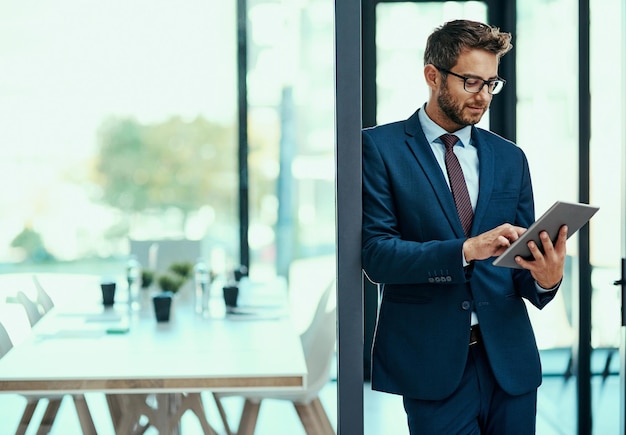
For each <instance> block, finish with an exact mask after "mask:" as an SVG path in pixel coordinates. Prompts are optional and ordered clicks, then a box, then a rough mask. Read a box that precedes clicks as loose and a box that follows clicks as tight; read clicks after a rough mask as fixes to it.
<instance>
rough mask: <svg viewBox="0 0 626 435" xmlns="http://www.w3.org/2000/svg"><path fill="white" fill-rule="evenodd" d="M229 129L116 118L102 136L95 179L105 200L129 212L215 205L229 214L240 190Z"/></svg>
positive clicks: (197, 123) (186, 209)
mask: <svg viewBox="0 0 626 435" xmlns="http://www.w3.org/2000/svg"><path fill="white" fill-rule="evenodd" d="M233 137H234V134H233V131H232V129H231V128H229V127H225V126H222V125H219V124H215V123H211V122H209V121H207V120H206V119H204V118H202V117H197V118H196V119H194V120H193V121H191V122H186V121H183V120H182V119H181V118H180V117H173V118H171V119H169V120H167V121H165V122H161V123H156V124H140V123H138V122H137V121H136V120H134V119H130V118H127V119H120V118H112V119H109V120H108V121H106V122H105V123H104V124H103V125H102V127H101V128H100V131H99V155H98V158H97V162H96V172H95V174H94V178H95V181H96V183H97V184H99V185H100V186H101V189H102V191H101V198H100V199H101V200H102V201H103V202H105V203H107V204H109V205H111V206H113V207H116V208H119V209H120V210H123V211H125V212H141V211H145V210H148V209H157V210H165V209H168V208H170V207H176V208H178V209H180V210H182V211H183V212H185V213H187V212H189V211H192V210H197V209H198V208H200V207H202V206H203V205H206V204H209V202H210V204H211V205H212V206H213V207H214V208H216V209H224V208H227V207H229V206H230V204H231V203H232V197H233V195H234V193H235V192H236V189H237V179H236V167H235V164H236V159H235V158H234V157H233V155H234V153H235V144H234V143H233V140H232V138H233Z"/></svg>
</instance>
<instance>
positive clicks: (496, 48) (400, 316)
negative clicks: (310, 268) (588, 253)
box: [362, 20, 567, 435]
mask: <svg viewBox="0 0 626 435" xmlns="http://www.w3.org/2000/svg"><path fill="white" fill-rule="evenodd" d="M510 40H511V35H510V34H509V33H504V32H501V31H500V30H499V29H498V28H496V27H493V26H489V25H486V24H483V23H478V22H473V21H466V20H456V21H451V22H448V23H445V24H444V25H443V26H441V27H439V28H437V29H435V31H434V32H433V33H432V34H431V35H430V37H429V38H428V41H427V45H426V50H425V52H424V65H425V66H424V77H425V79H426V83H427V84H428V87H429V88H430V96H429V99H428V101H427V103H426V104H425V105H424V106H423V107H421V108H420V109H418V110H417V111H416V112H415V113H414V114H413V115H412V116H411V117H410V118H409V119H407V120H405V121H400V122H395V123H391V124H386V125H381V126H378V127H374V128H370V129H365V130H363V246H362V264H363V269H364V271H365V273H366V274H367V276H368V278H369V279H370V280H372V281H373V282H375V283H378V284H379V288H380V307H379V311H378V316H377V317H378V318H377V323H376V332H375V336H374V344H373V349H372V373H371V382H372V388H373V389H375V390H379V391H384V392H389V393H393V394H400V395H402V396H403V402H404V408H405V410H406V413H407V420H408V426H409V429H410V432H411V434H436V435H442V434H445V435H448V434H463V435H465V434H483V435H484V434H497V435H503V434H504V435H511V434H524V435H525V434H533V433H534V432H535V419H536V406H537V387H538V386H539V385H540V383H541V366H540V361H539V352H538V350H537V344H536V341H535V337H534V333H533V330H532V326H531V323H530V320H529V317H528V313H527V311H526V305H525V303H524V301H523V299H526V300H527V301H528V302H530V303H531V304H532V305H534V306H536V307H537V308H539V309H541V308H543V307H544V306H545V305H546V304H547V303H548V302H549V301H550V300H552V298H553V297H554V295H555V293H556V291H557V289H558V287H559V285H560V283H561V280H562V277H563V266H564V262H565V255H566V246H565V242H566V238H567V227H565V226H564V227H563V228H561V230H560V232H559V236H558V238H557V240H556V242H555V243H554V244H553V243H552V241H551V240H550V239H549V238H548V237H547V235H546V234H545V233H543V234H542V239H541V244H542V246H541V247H539V246H537V245H535V244H534V243H532V242H531V243H529V248H530V250H531V253H532V256H533V258H532V259H523V258H517V262H518V264H519V265H520V266H521V267H522V268H523V269H508V268H502V267H496V266H493V264H492V262H493V260H494V258H495V257H497V256H498V255H500V254H501V253H502V252H504V250H505V249H506V248H507V247H508V246H509V245H510V244H511V243H512V242H513V241H515V240H517V238H518V237H519V236H520V235H521V234H522V233H523V232H524V231H525V229H526V228H527V227H528V226H529V225H530V224H531V223H532V222H533V221H534V218H535V211H534V203H533V191H532V185H531V179H530V172H529V169H528V162H527V160H526V157H525V155H524V153H523V151H522V150H521V149H520V148H518V147H517V146H516V145H515V144H513V143H512V142H510V141H508V140H506V139H503V138H502V137H500V136H497V135H496V134H494V133H491V132H489V131H486V130H483V129H480V128H477V127H475V124H476V123H478V122H479V121H480V119H481V117H482V116H483V115H484V113H485V111H486V110H487V109H488V107H489V104H490V102H491V99H492V98H493V96H494V94H497V93H498V92H499V91H500V90H501V89H502V87H503V86H504V84H505V81H504V80H503V79H501V78H500V77H499V76H498V63H499V60H500V58H501V57H502V56H503V55H504V54H506V53H507V52H508V51H509V50H510V49H511V47H512V45H511V42H510ZM443 134H454V135H455V136H456V138H454V140H453V142H454V141H456V144H455V145H454V146H451V145H448V147H449V148H451V149H452V150H453V153H454V155H455V157H456V160H458V162H459V163H460V167H461V169H462V176H461V177H460V179H461V180H464V183H462V184H463V186H464V187H463V188H462V189H460V188H456V187H455V188H454V189H453V190H459V191H460V190H466V193H465V195H466V197H467V196H469V199H468V200H467V201H466V202H467V203H468V204H469V203H471V206H469V211H463V212H461V215H463V220H465V217H467V216H466V215H467V214H469V215H470V216H469V221H468V223H467V228H466V230H464V228H463V225H462V222H461V221H462V219H461V218H460V216H459V212H458V211H457V207H456V206H455V197H456V191H455V192H454V196H453V192H452V191H451V187H450V186H451V179H457V178H459V176H458V172H459V171H457V172H455V173H454V174H455V175H452V174H453V172H448V171H451V169H448V163H447V157H445V154H446V153H445V148H446V147H445V145H444V139H443V138H441V135H443ZM449 174H450V175H449ZM472 214H473V216H472Z"/></svg>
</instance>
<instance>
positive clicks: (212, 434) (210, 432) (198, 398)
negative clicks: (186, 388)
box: [181, 393, 217, 435]
mask: <svg viewBox="0 0 626 435" xmlns="http://www.w3.org/2000/svg"><path fill="white" fill-rule="evenodd" d="M181 409H182V410H183V413H184V412H185V411H186V410H187V409H190V410H191V411H192V412H193V413H194V414H195V415H196V417H197V418H198V421H199V422H200V426H201V427H202V431H203V432H204V435H217V432H216V431H215V429H213V427H211V425H210V424H209V421H208V420H207V418H206V413H205V411H204V404H203V403H202V395H201V393H187V394H184V395H183V401H182V404H181ZM181 416H182V415H181Z"/></svg>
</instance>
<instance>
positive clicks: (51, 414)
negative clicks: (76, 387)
mask: <svg viewBox="0 0 626 435" xmlns="http://www.w3.org/2000/svg"><path fill="white" fill-rule="evenodd" d="M62 400H63V398H62V397H60V398H51V399H48V406H47V407H46V412H44V414H43V417H42V418H41V423H39V429H38V430H37V435H46V434H48V433H49V432H50V430H51V429H52V425H53V424H54V420H55V419H56V417H57V414H58V412H59V408H60V407H61V401H62Z"/></svg>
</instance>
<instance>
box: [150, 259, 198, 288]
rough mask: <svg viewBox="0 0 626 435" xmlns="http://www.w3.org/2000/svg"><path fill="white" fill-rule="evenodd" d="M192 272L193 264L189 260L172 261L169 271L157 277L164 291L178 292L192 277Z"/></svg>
mask: <svg viewBox="0 0 626 435" xmlns="http://www.w3.org/2000/svg"><path fill="white" fill-rule="evenodd" d="M192 272H193V264H192V263H190V262H188V261H181V262H178V263H172V264H170V266H169V267H168V268H167V272H165V273H164V274H162V275H159V276H158V277H157V284H158V286H159V288H160V289H161V290H162V291H164V292H167V291H170V292H172V293H177V292H178V291H179V290H180V288H181V287H182V286H183V285H184V284H185V283H186V282H187V281H188V280H189V279H191V274H192Z"/></svg>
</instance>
